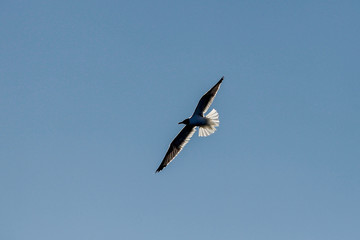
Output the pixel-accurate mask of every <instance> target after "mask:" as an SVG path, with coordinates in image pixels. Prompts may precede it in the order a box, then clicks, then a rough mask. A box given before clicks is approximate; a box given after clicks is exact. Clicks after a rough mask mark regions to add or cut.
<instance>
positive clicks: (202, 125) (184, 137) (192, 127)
mask: <svg viewBox="0 0 360 240" xmlns="http://www.w3.org/2000/svg"><path fill="white" fill-rule="evenodd" d="M223 79H224V77H222V78H221V79H220V80H219V82H218V83H217V84H215V86H214V87H212V88H211V89H210V90H209V91H208V92H207V93H205V94H204V96H202V97H201V99H200V101H199V103H198V105H197V106H196V109H195V111H194V113H193V115H192V116H191V117H190V118H187V119H185V120H184V121H182V122H179V124H185V127H184V128H183V129H182V130H181V131H180V133H179V134H178V135H177V136H176V137H175V139H174V140H173V141H172V142H171V143H170V146H169V149H168V151H167V153H166V155H165V157H164V159H163V161H162V162H161V164H160V166H159V167H158V169H157V170H156V172H159V171H161V170H162V169H163V168H164V167H166V166H167V165H168V164H169V163H170V162H171V161H172V160H173V159H174V158H175V157H176V155H178V154H179V152H180V151H181V150H182V149H183V147H184V146H185V145H186V144H187V143H188V142H189V140H190V138H191V137H192V136H193V135H194V133H195V131H196V128H197V127H199V136H200V137H207V136H209V135H211V134H213V133H214V132H215V131H216V127H218V126H219V123H220V121H219V114H218V113H217V111H216V110H215V109H213V110H211V111H210V112H209V113H208V114H207V115H206V116H204V114H205V112H206V111H207V110H208V109H209V107H210V105H211V103H212V102H213V100H214V98H215V96H216V93H217V92H218V90H219V88H220V84H221V83H222V81H223Z"/></svg>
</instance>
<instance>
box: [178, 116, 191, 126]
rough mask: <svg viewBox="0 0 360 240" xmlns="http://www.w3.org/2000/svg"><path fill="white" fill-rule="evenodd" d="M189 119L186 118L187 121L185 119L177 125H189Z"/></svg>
mask: <svg viewBox="0 0 360 240" xmlns="http://www.w3.org/2000/svg"><path fill="white" fill-rule="evenodd" d="M189 121H190V120H189V119H188V118H187V119H185V120H184V121H182V122H179V124H186V125H188V124H189Z"/></svg>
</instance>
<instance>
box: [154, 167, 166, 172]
mask: <svg viewBox="0 0 360 240" xmlns="http://www.w3.org/2000/svg"><path fill="white" fill-rule="evenodd" d="M163 169H164V166H161V165H160V166H159V167H158V169H156V171H155V173H158V172H160V171H161V170H163Z"/></svg>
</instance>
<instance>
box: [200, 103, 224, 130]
mask: <svg viewBox="0 0 360 240" xmlns="http://www.w3.org/2000/svg"><path fill="white" fill-rule="evenodd" d="M206 118H207V120H208V123H207V124H206V125H203V126H200V127H199V137H207V136H209V135H211V134H213V133H214V132H215V131H216V127H218V126H219V123H220V121H219V114H218V112H217V111H216V110H215V109H213V110H211V111H210V112H209V114H208V115H206Z"/></svg>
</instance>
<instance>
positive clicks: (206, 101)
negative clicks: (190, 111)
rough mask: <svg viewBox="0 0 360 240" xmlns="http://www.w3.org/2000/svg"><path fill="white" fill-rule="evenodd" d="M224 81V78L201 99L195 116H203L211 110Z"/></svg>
mask: <svg viewBox="0 0 360 240" xmlns="http://www.w3.org/2000/svg"><path fill="white" fill-rule="evenodd" d="M223 80H224V77H222V78H221V79H220V80H219V82H218V83H217V84H215V86H213V87H212V88H211V89H210V90H209V91H208V92H207V93H205V94H204V96H202V97H201V99H200V101H199V103H198V105H197V106H196V109H195V112H194V115H200V116H203V115H204V113H205V112H206V111H207V110H208V109H209V107H210V105H211V104H212V102H213V101H214V98H215V96H216V93H217V92H218V90H219V88H220V84H221V83H222V81H223Z"/></svg>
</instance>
